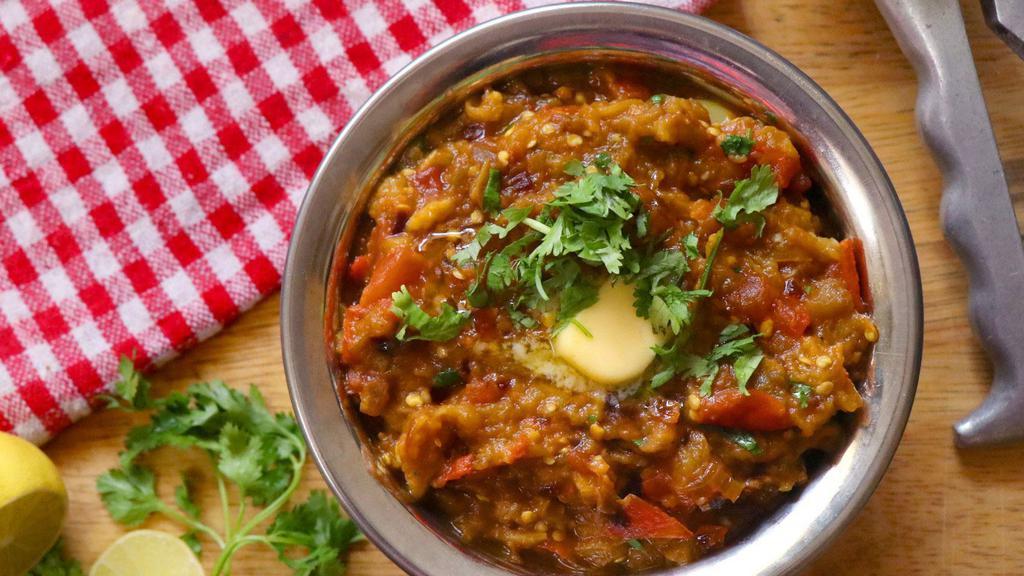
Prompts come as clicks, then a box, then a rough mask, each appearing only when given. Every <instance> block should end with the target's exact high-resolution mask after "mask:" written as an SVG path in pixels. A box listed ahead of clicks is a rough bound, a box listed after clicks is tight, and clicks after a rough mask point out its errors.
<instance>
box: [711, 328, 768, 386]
mask: <svg viewBox="0 0 1024 576" xmlns="http://www.w3.org/2000/svg"><path fill="white" fill-rule="evenodd" d="M758 336H760V334H750V330H749V329H748V328H747V327H746V326H744V325H742V324H732V325H729V326H727V327H726V328H725V329H724V330H722V333H721V334H720V335H719V336H718V345H717V346H715V349H714V350H712V351H711V354H709V355H708V360H710V361H711V362H723V361H726V360H732V361H733V363H732V368H733V373H734V374H735V376H736V382H737V384H738V386H739V389H740V392H741V393H742V394H743V395H744V396H748V395H750V392H748V391H747V381H748V380H750V377H751V376H752V375H753V374H754V371H755V370H757V367H758V366H759V365H760V364H761V360H762V359H764V354H763V353H762V352H761V349H760V348H758V347H757V343H756V342H755V339H756V338H757V337H758ZM703 392H704V391H703V389H702V390H701V393H702V394H703Z"/></svg>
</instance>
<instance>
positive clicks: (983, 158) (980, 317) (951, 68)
mask: <svg viewBox="0 0 1024 576" xmlns="http://www.w3.org/2000/svg"><path fill="white" fill-rule="evenodd" d="M877 3H878V6H879V8H880V9H881V11H882V14H883V15H884V16H885V19H886V20H887V21H888V22H889V27H890V28H892V30H893V33H894V34H895V35H896V40H897V42H899V45H900V48H901V49H902V50H903V53H904V54H905V55H906V56H907V58H908V59H909V60H910V62H911V64H912V65H913V66H914V70H915V71H916V72H917V76H918V82H919V85H918V88H919V92H918V97H917V120H918V125H919V129H920V130H921V134H922V135H923V137H924V140H925V142H926V143H927V144H928V146H929V147H930V148H931V150H932V152H933V154H934V155H935V159H936V161H937V163H938V165H939V169H940V170H941V171H942V177H943V182H944V184H945V189H944V191H943V194H942V224H943V228H944V230H945V233H946V238H947V239H948V240H949V242H950V244H952V245H953V248H954V249H955V250H956V251H957V253H958V255H959V256H960V260H961V261H962V262H963V265H964V267H965V268H966V269H967V274H968V278H969V281H970V293H969V299H970V317H971V321H972V323H973V325H974V329H975V332H976V333H977V335H978V337H979V338H980V339H981V341H982V344H983V345H984V347H985V349H986V350H987V351H988V355H989V358H990V360H991V361H992V367H993V382H992V389H991V391H990V392H989V396H988V398H986V399H985V401H984V402H983V403H982V405H981V406H980V407H979V408H978V409H977V410H975V411H974V412H973V413H972V414H970V415H969V416H968V417H967V418H965V419H963V420H961V421H960V422H958V423H957V424H956V425H955V427H954V430H955V432H956V443H957V445H958V446H963V447H966V446H976V445H989V444H995V443H1000V442H1009V441H1014V440H1021V439H1024V378H1022V377H1024V247H1022V245H1021V238H1020V232H1019V231H1018V229H1017V221H1016V219H1015V217H1014V213H1013V205H1012V204H1011V202H1010V195H1009V190H1008V189H1007V185H1006V177H1005V175H1004V174H1003V166H1002V163H1001V162H1000V159H999V150H998V148H997V146H996V141H995V136H994V135H993V133H992V125H991V123H990V122H989V118H988V111H987V109H986V107H985V100H984V98H983V97H982V93H981V86H980V84H979V82H978V75H977V71H976V70H975V67H974V60H973V58H972V56H971V49H970V45H969V44H968V41H967V34H966V31H965V29H964V21H963V15H962V14H961V12H960V6H959V4H958V3H957V2H956V1H955V0H877ZM925 385H926V386H927V383H925Z"/></svg>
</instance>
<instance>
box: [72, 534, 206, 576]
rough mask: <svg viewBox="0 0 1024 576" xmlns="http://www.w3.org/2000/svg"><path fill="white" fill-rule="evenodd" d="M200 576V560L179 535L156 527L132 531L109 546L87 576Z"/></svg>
mask: <svg viewBox="0 0 1024 576" xmlns="http://www.w3.org/2000/svg"><path fill="white" fill-rule="evenodd" d="M143 574H144V575H145V576H203V567H202V566H201V565H200V564H199V559H198V558H196V555H195V554H193V553H192V551H191V550H189V549H188V546H187V545H185V543H184V542H182V541H181V539H180V538H176V537H175V536H173V535H171V534H168V533H167V532H160V531H158V530H135V531H133V532H129V533H127V534H125V535H124V536H121V537H120V538H118V539H117V540H115V541H114V543H113V544H111V545H110V547H109V548H107V550H106V551H105V552H103V555H102V556H100V559H99V560H97V561H96V563H95V564H93V566H92V570H90V571H89V576H141V575H143Z"/></svg>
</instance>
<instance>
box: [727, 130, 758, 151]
mask: <svg viewBox="0 0 1024 576" xmlns="http://www.w3.org/2000/svg"><path fill="white" fill-rule="evenodd" d="M752 135H753V134H752V133H750V132H748V133H747V135H746V136H740V135H737V134H729V135H728V136H726V137H725V139H723V140H722V144H721V146H722V151H723V152H725V153H726V155H728V156H747V155H748V154H750V152H751V151H753V150H754V139H753V138H752V137H751V136H752Z"/></svg>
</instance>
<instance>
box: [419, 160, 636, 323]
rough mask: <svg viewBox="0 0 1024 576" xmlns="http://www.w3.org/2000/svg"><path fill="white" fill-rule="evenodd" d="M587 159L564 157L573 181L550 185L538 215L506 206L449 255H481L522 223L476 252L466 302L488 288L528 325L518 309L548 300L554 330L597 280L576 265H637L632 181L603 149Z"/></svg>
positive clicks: (613, 268) (476, 302)
mask: <svg viewBox="0 0 1024 576" xmlns="http://www.w3.org/2000/svg"><path fill="white" fill-rule="evenodd" d="M592 165H593V167H594V168H595V169H588V168H587V167H585V166H584V165H583V163H582V162H580V161H578V160H572V161H570V162H568V163H567V164H566V165H565V167H564V169H563V170H564V171H565V173H566V174H568V175H569V176H573V177H574V178H575V180H572V181H570V182H567V183H565V184H563V185H562V186H560V187H559V188H558V189H556V190H555V191H554V198H553V199H552V200H550V201H549V202H547V203H545V204H544V205H543V207H542V208H541V210H540V212H539V214H537V215H536V216H535V217H533V216H530V214H531V209H530V208H508V209H506V210H504V211H502V212H501V214H500V215H499V218H498V222H491V223H488V224H485V225H484V226H482V227H481V228H480V229H479V230H478V231H477V234H476V236H475V237H474V238H473V240H472V241H471V242H469V243H468V244H467V245H466V246H464V247H463V248H462V249H460V250H459V251H458V252H457V253H456V254H455V256H454V257H453V260H454V261H455V262H456V263H457V264H459V265H466V264H468V263H470V262H473V261H480V260H481V252H482V251H483V250H484V248H485V247H487V246H488V244H489V243H490V242H491V240H492V239H494V238H498V239H505V238H506V237H507V236H508V235H509V233H511V232H512V231H513V230H516V229H517V228H525V229H526V232H525V233H524V234H523V235H522V236H520V237H519V238H518V239H516V240H514V241H512V242H510V243H508V244H507V245H505V246H504V247H503V248H501V249H500V250H497V251H493V252H491V253H489V254H487V255H486V256H484V257H483V260H482V261H481V264H480V266H479V267H478V270H477V278H476V279H475V280H474V281H473V283H472V284H471V285H470V287H469V290H468V292H467V300H468V301H469V303H470V304H471V305H473V306H486V305H488V304H489V303H490V302H491V298H490V295H491V294H495V293H505V294H508V295H509V297H510V300H511V302H512V305H511V307H510V310H512V311H514V312H515V313H514V314H513V319H514V320H516V321H517V322H519V323H521V324H524V325H532V324H533V322H534V321H533V319H532V318H530V316H529V315H528V314H527V313H526V312H525V311H524V310H523V309H524V308H526V309H541V308H544V307H546V306H548V302H551V301H553V300H554V301H555V302H557V304H558V314H557V324H556V326H555V331H556V332H557V331H558V330H560V329H562V328H564V327H565V326H566V325H567V324H568V323H570V322H572V319H573V317H575V315H576V314H578V313H579V312H580V311H581V310H584V309H586V308H587V307H589V306H591V305H592V304H593V303H594V302H596V300H597V286H596V285H595V284H594V283H592V282H591V281H589V280H588V279H587V277H588V276H589V274H585V273H584V270H583V267H581V264H584V265H587V266H589V267H591V268H598V269H603V270H604V271H606V272H607V273H609V274H620V273H622V272H624V271H629V272H631V273H635V272H636V271H637V270H638V258H639V256H638V254H637V252H636V250H635V249H634V247H633V244H632V242H631V240H630V228H635V226H628V224H629V222H630V221H631V220H635V219H637V216H638V214H639V213H640V198H639V197H638V196H637V195H636V194H635V193H633V191H632V188H633V186H634V182H633V179H632V178H630V177H629V175H627V174H626V173H624V172H623V171H622V168H620V167H619V166H618V165H616V164H614V163H612V162H611V157H610V156H608V155H607V154H603V155H602V154H599V155H597V156H596V157H595V158H594V160H593V164H592ZM502 221H504V222H505V223H504V224H500V223H499V222H502ZM556 297H557V299H556ZM412 313H413V314H414V315H415V314H416V313H415V312H412ZM581 328H582V327H581ZM584 330H585V329H584ZM421 333H422V331H421Z"/></svg>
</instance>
